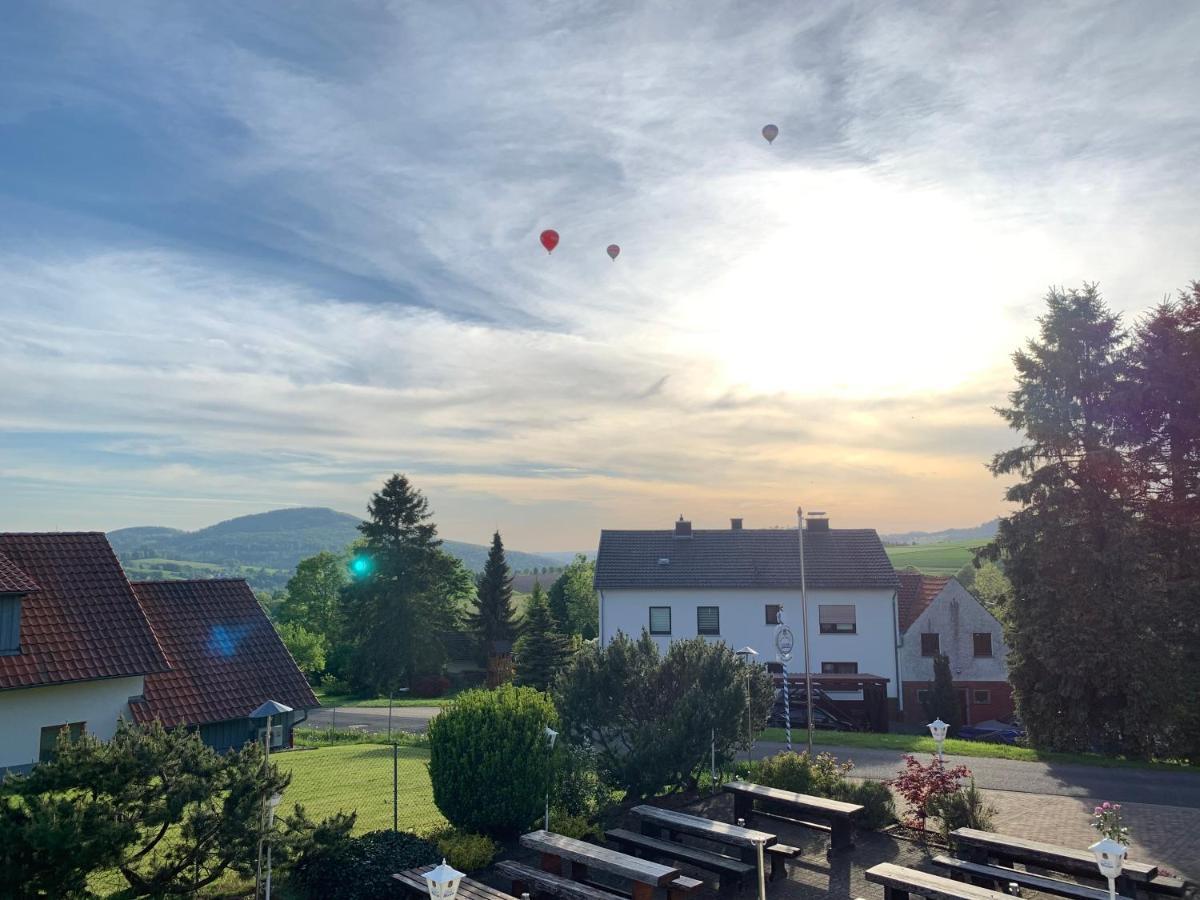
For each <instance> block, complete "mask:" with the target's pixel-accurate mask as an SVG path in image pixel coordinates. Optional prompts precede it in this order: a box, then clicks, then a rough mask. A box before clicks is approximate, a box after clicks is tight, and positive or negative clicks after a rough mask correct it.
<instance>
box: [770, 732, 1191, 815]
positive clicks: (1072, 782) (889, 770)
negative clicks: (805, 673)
mask: <svg viewBox="0 0 1200 900" xmlns="http://www.w3.org/2000/svg"><path fill="white" fill-rule="evenodd" d="M792 746H793V747H802V746H803V744H795V743H793V745H792ZM783 749H784V745H783V744H775V743H770V742H763V743H761V744H759V745H758V746H757V748H756V749H755V754H754V755H755V756H756V757H762V756H770V755H771V754H772V753H778V752H779V751H781V750H783ZM816 750H817V752H821V751H823V750H827V751H829V752H830V753H832V754H833V755H834V756H836V757H838V758H839V759H852V760H854V772H853V774H854V775H857V776H859V777H861V778H872V779H880V780H882V779H886V778H892V777H894V776H895V775H896V773H897V772H898V771H899V770H900V766H901V764H902V759H903V756H904V753H903V752H901V751H899V750H867V749H864V748H862V747H833V746H825V745H821V744H818V745H817V747H816ZM946 762H947V763H948V764H950V765H958V764H959V763H961V764H962V765H964V766H966V767H967V768H968V769H970V770H971V773H972V774H973V775H974V776H975V783H976V784H977V785H978V786H979V787H981V788H987V789H989V790H995V791H1018V792H1021V793H1027V794H1050V795H1057V796H1062V797H1088V798H1092V799H1096V798H1100V799H1104V800H1113V801H1115V802H1118V803H1153V804H1157V805H1160V806H1179V807H1184V808H1188V809H1200V775H1197V774H1193V773H1191V772H1164V771H1159V770H1152V769H1120V768H1114V769H1105V768H1101V767H1099V766H1080V765H1072V764H1069V763H1043V762H1023V761H1020V760H1015V759H986V758H981V757H973V756H947V757H946Z"/></svg>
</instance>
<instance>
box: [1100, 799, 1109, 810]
mask: <svg viewBox="0 0 1200 900" xmlns="http://www.w3.org/2000/svg"><path fill="white" fill-rule="evenodd" d="M1100 806H1101V807H1102V808H1103V809H1112V804H1111V803H1109V802H1108V801H1107V800H1105V801H1104V802H1103V803H1101V804H1100Z"/></svg>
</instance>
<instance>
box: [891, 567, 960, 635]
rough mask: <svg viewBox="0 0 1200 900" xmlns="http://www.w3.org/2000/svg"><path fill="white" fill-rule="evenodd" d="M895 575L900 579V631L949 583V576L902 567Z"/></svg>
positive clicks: (910, 623)
mask: <svg viewBox="0 0 1200 900" xmlns="http://www.w3.org/2000/svg"><path fill="white" fill-rule="evenodd" d="M896 575H897V576H898V577H899V579H900V593H899V595H898V596H899V600H900V631H901V632H905V631H908V628H909V626H910V625H912V623H913V622H915V621H917V619H918V618H919V617H920V615H921V613H923V612H925V610H926V609H928V608H929V604H930V603H932V602H933V598H934V597H936V596H937V595H938V594H940V593H941V592H942V589H943V588H944V587H945V586H946V585H947V584H949V583H950V578H949V576H938V577H935V576H933V575H924V574H922V573H921V572H918V571H917V570H916V569H902V570H901V571H899V572H897V573H896Z"/></svg>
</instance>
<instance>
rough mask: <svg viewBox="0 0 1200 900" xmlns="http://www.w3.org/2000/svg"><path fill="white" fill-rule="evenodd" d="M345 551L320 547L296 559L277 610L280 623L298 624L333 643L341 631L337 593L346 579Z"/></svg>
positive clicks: (339, 605) (338, 596)
mask: <svg viewBox="0 0 1200 900" xmlns="http://www.w3.org/2000/svg"><path fill="white" fill-rule="evenodd" d="M348 562H349V561H348V559H347V557H346V554H345V553H330V552H329V551H327V550H322V551H321V552H320V553H318V554H316V555H315V556H310V557H308V558H307V559H302V560H300V562H299V564H298V565H297V566H296V574H295V575H293V576H292V577H291V578H290V579H289V580H288V583H287V592H286V593H285V594H284V599H283V602H282V604H280V607H279V611H278V618H279V621H281V622H286V623H289V624H294V625H302V626H303V627H304V628H306V629H307V630H308V631H311V632H313V633H315V634H319V635H321V636H322V637H324V638H325V639H326V641H328V642H329V643H331V644H332V643H335V642H336V641H337V639H338V637H339V634H340V632H341V625H342V622H341V614H342V608H341V593H342V589H343V588H345V586H346V584H347V583H348V582H349V581H350V576H349V572H348V569H347V564H348Z"/></svg>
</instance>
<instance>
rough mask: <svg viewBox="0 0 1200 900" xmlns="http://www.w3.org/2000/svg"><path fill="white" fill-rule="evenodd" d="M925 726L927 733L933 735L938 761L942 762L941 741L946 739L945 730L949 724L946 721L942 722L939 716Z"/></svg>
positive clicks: (947, 729)
mask: <svg viewBox="0 0 1200 900" xmlns="http://www.w3.org/2000/svg"><path fill="white" fill-rule="evenodd" d="M927 727H928V728H929V733H930V734H932V735H933V740H934V742H935V743H936V744H937V748H938V762H942V761H943V757H942V741H944V740H946V732H947V731H949V730H950V725H949V723H947V722H943V721H942V720H941V717H940V716H939V717H938V718H936V719H934V720H933V721H932V722H930V723H929V725H928V726H927Z"/></svg>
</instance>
